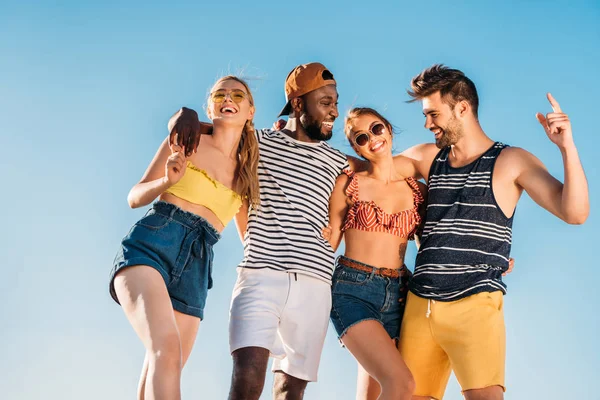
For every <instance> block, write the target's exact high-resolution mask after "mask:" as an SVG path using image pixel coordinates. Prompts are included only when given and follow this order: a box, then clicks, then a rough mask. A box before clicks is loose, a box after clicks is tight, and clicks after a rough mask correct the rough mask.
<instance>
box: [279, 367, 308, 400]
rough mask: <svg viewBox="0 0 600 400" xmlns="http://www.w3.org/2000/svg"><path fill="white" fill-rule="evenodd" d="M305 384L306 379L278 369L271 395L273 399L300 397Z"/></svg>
mask: <svg viewBox="0 0 600 400" xmlns="http://www.w3.org/2000/svg"><path fill="white" fill-rule="evenodd" d="M307 384H308V382H307V381H304V380H301V379H298V378H295V377H293V376H291V375H288V374H286V373H284V372H282V371H278V372H276V373H275V379H274V380H273V397H274V398H275V399H302V398H303V397H304V390H305V389H306V385H307Z"/></svg>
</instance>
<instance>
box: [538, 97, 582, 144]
mask: <svg viewBox="0 0 600 400" xmlns="http://www.w3.org/2000/svg"><path fill="white" fill-rule="evenodd" d="M547 97H548V101H549V102H550V106H552V111H553V112H551V113H548V114H546V116H544V115H543V114H542V113H537V114H535V116H536V118H537V120H538V121H539V122H540V124H542V127H543V128H544V131H546V135H548V138H549V139H550V140H551V141H552V143H554V144H556V145H557V146H558V147H559V148H561V149H563V148H565V147H567V146H570V145H573V132H572V131H571V121H569V117H568V116H567V114H565V113H563V112H562V110H561V108H560V105H559V104H558V101H556V99H555V98H554V97H552V95H551V94H550V93H548V94H547Z"/></svg>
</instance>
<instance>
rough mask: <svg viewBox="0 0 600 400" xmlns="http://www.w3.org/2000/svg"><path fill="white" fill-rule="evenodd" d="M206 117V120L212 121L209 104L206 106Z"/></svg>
mask: <svg viewBox="0 0 600 400" xmlns="http://www.w3.org/2000/svg"><path fill="white" fill-rule="evenodd" d="M206 116H207V117H208V119H210V120H211V121H212V119H213V115H212V113H211V112H210V103H208V104H207V105H206Z"/></svg>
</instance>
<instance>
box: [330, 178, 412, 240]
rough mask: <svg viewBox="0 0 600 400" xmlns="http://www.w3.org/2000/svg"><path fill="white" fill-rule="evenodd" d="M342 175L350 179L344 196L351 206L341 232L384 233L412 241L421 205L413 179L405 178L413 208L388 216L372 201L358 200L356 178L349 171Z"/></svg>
mask: <svg viewBox="0 0 600 400" xmlns="http://www.w3.org/2000/svg"><path fill="white" fill-rule="evenodd" d="M344 173H345V174H346V175H348V176H349V177H350V178H351V181H350V184H349V185H348V187H347V188H346V196H348V197H349V198H350V200H351V204H352V206H351V207H350V209H349V210H348V213H347V214H346V221H345V223H344V227H343V228H342V231H346V230H348V229H358V230H361V231H367V232H385V233H389V234H392V235H396V236H400V237H402V238H408V240H413V239H414V235H415V232H416V230H417V228H418V226H419V224H420V223H421V215H420V214H419V210H418V209H419V204H421V203H423V196H422V195H421V191H420V190H419V185H417V181H415V179H414V178H412V177H410V178H406V183H407V184H408V186H410V188H411V189H412V192H413V204H414V206H413V207H412V208H410V209H408V210H402V211H400V212H397V213H395V214H388V213H386V212H385V211H383V210H382V209H381V207H379V206H378V205H377V204H375V202H374V201H372V200H371V201H364V200H359V199H358V176H357V175H356V174H355V173H354V171H350V170H344Z"/></svg>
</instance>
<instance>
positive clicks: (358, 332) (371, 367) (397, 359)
mask: <svg viewBox="0 0 600 400" xmlns="http://www.w3.org/2000/svg"><path fill="white" fill-rule="evenodd" d="M342 342H343V343H344V345H345V346H346V347H347V348H348V350H350V352H351V353H352V355H353V356H354V358H356V360H357V361H358V362H359V363H360V365H361V366H362V367H363V368H364V369H365V371H367V373H368V374H369V375H371V376H372V377H373V378H374V379H375V380H376V381H377V382H379V385H380V386H381V395H380V396H379V399H380V400H392V399H393V400H399V399H406V400H410V398H411V396H412V394H413V392H414V390H415V382H414V379H413V377H412V374H411V373H410V371H409V369H408V367H407V366H406V364H405V363H404V361H403V360H402V357H401V356H400V353H399V352H398V350H397V349H396V346H395V343H394V341H393V340H391V339H390V336H389V335H388V334H387V332H386V331H385V329H383V326H381V324H380V323H379V322H377V321H363V322H359V323H358V324H356V325H354V326H353V327H352V328H350V329H348V332H347V333H346V334H345V335H344V336H343V337H342Z"/></svg>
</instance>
